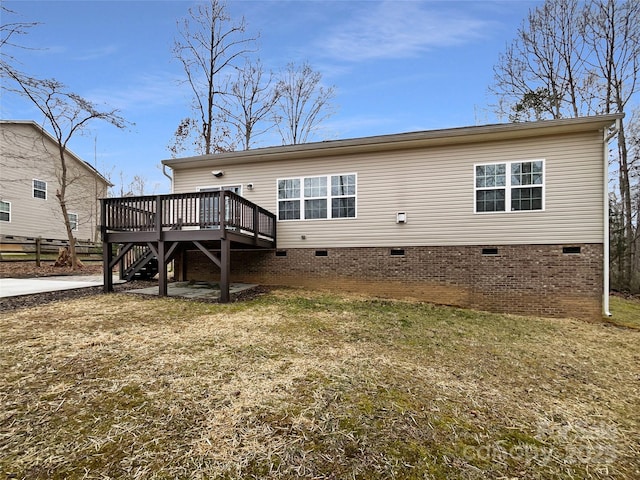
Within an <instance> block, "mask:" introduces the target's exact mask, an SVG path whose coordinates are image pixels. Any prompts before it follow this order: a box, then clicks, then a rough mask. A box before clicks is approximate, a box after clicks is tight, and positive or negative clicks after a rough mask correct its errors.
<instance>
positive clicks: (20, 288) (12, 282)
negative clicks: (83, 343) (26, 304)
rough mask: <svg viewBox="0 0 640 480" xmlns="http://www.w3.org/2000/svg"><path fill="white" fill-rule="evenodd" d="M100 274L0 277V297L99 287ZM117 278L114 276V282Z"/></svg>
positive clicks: (101, 283) (100, 283) (101, 282)
mask: <svg viewBox="0 0 640 480" xmlns="http://www.w3.org/2000/svg"><path fill="white" fill-rule="evenodd" d="M102 280H103V279H102V275H67V276H60V277H37V278H0V297H16V296H18V295H30V294H33V293H43V292H55V291H58V290H73V289H75V288H86V287H100V286H102V285H103V281H102ZM117 282H119V279H118V280H116V279H115V278H114V283H117Z"/></svg>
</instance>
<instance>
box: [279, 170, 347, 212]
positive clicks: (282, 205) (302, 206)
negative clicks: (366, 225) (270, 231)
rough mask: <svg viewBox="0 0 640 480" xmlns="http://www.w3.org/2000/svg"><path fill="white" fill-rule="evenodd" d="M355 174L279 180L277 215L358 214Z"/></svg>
mask: <svg viewBox="0 0 640 480" xmlns="http://www.w3.org/2000/svg"><path fill="white" fill-rule="evenodd" d="M355 216H356V174H355V173H351V174H347V175H322V176H315V177H301V178H286V179H282V180H278V219H279V220H313V219H324V218H355Z"/></svg>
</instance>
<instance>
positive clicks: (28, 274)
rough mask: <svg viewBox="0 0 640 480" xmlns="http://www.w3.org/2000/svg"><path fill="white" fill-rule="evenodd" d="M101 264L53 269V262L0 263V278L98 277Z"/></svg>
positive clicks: (92, 263) (93, 263)
mask: <svg viewBox="0 0 640 480" xmlns="http://www.w3.org/2000/svg"><path fill="white" fill-rule="evenodd" d="M101 273H102V262H90V263H89V262H87V263H85V264H84V266H83V267H82V268H79V269H77V270H75V271H74V270H72V269H71V267H55V266H54V262H41V264H40V266H39V267H37V266H36V262H0V278H33V277H51V276H57V275H100V274H101Z"/></svg>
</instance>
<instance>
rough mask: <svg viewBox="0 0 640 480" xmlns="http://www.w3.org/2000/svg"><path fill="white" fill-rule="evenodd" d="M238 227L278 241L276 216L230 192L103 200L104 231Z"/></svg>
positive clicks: (236, 229)
mask: <svg viewBox="0 0 640 480" xmlns="http://www.w3.org/2000/svg"><path fill="white" fill-rule="evenodd" d="M201 229H226V230H235V231H237V232H239V233H243V234H246V235H253V236H257V237H261V238H265V239H270V240H275V234H276V216H275V215H274V214H273V213H271V212H269V211H268V210H265V209H264V208H262V207H260V206H258V205H256V204H255V203H253V202H250V201H249V200H247V199H246V198H244V197H241V196H240V195H238V194H236V193H233V192H230V191H224V190H223V191H213V192H212V191H208V192H190V193H172V194H168V195H146V196H139V197H119V198H105V199H102V231H103V233H111V232H151V231H163V230H201Z"/></svg>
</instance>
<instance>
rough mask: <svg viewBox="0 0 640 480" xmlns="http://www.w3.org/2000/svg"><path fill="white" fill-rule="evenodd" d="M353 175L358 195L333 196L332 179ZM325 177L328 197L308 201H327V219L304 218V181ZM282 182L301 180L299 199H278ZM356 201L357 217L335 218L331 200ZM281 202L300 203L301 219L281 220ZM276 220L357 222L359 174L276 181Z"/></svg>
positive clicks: (339, 174)
mask: <svg viewBox="0 0 640 480" xmlns="http://www.w3.org/2000/svg"><path fill="white" fill-rule="evenodd" d="M347 175H353V176H354V177H355V187H356V193H355V194H353V195H331V177H338V176H347ZM318 177H325V178H326V179H327V195H326V196H323V197H309V198H306V199H307V200H322V199H326V200H327V217H326V218H304V201H305V196H304V179H305V178H318ZM282 180H299V181H300V196H299V197H297V198H279V197H278V184H279V183H280V181H282ZM350 197H354V199H355V207H354V208H355V212H356V214H355V216H353V217H335V218H334V217H333V216H332V214H333V209H332V206H331V200H332V199H334V198H350ZM280 201H298V202H300V218H291V219H282V220H281V219H280ZM276 218H277V220H278V221H279V222H317V221H326V220H355V219H356V218H358V174H357V173H355V172H350V173H330V174H327V175H323V174H320V175H305V176H302V177H283V178H277V179H276Z"/></svg>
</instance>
